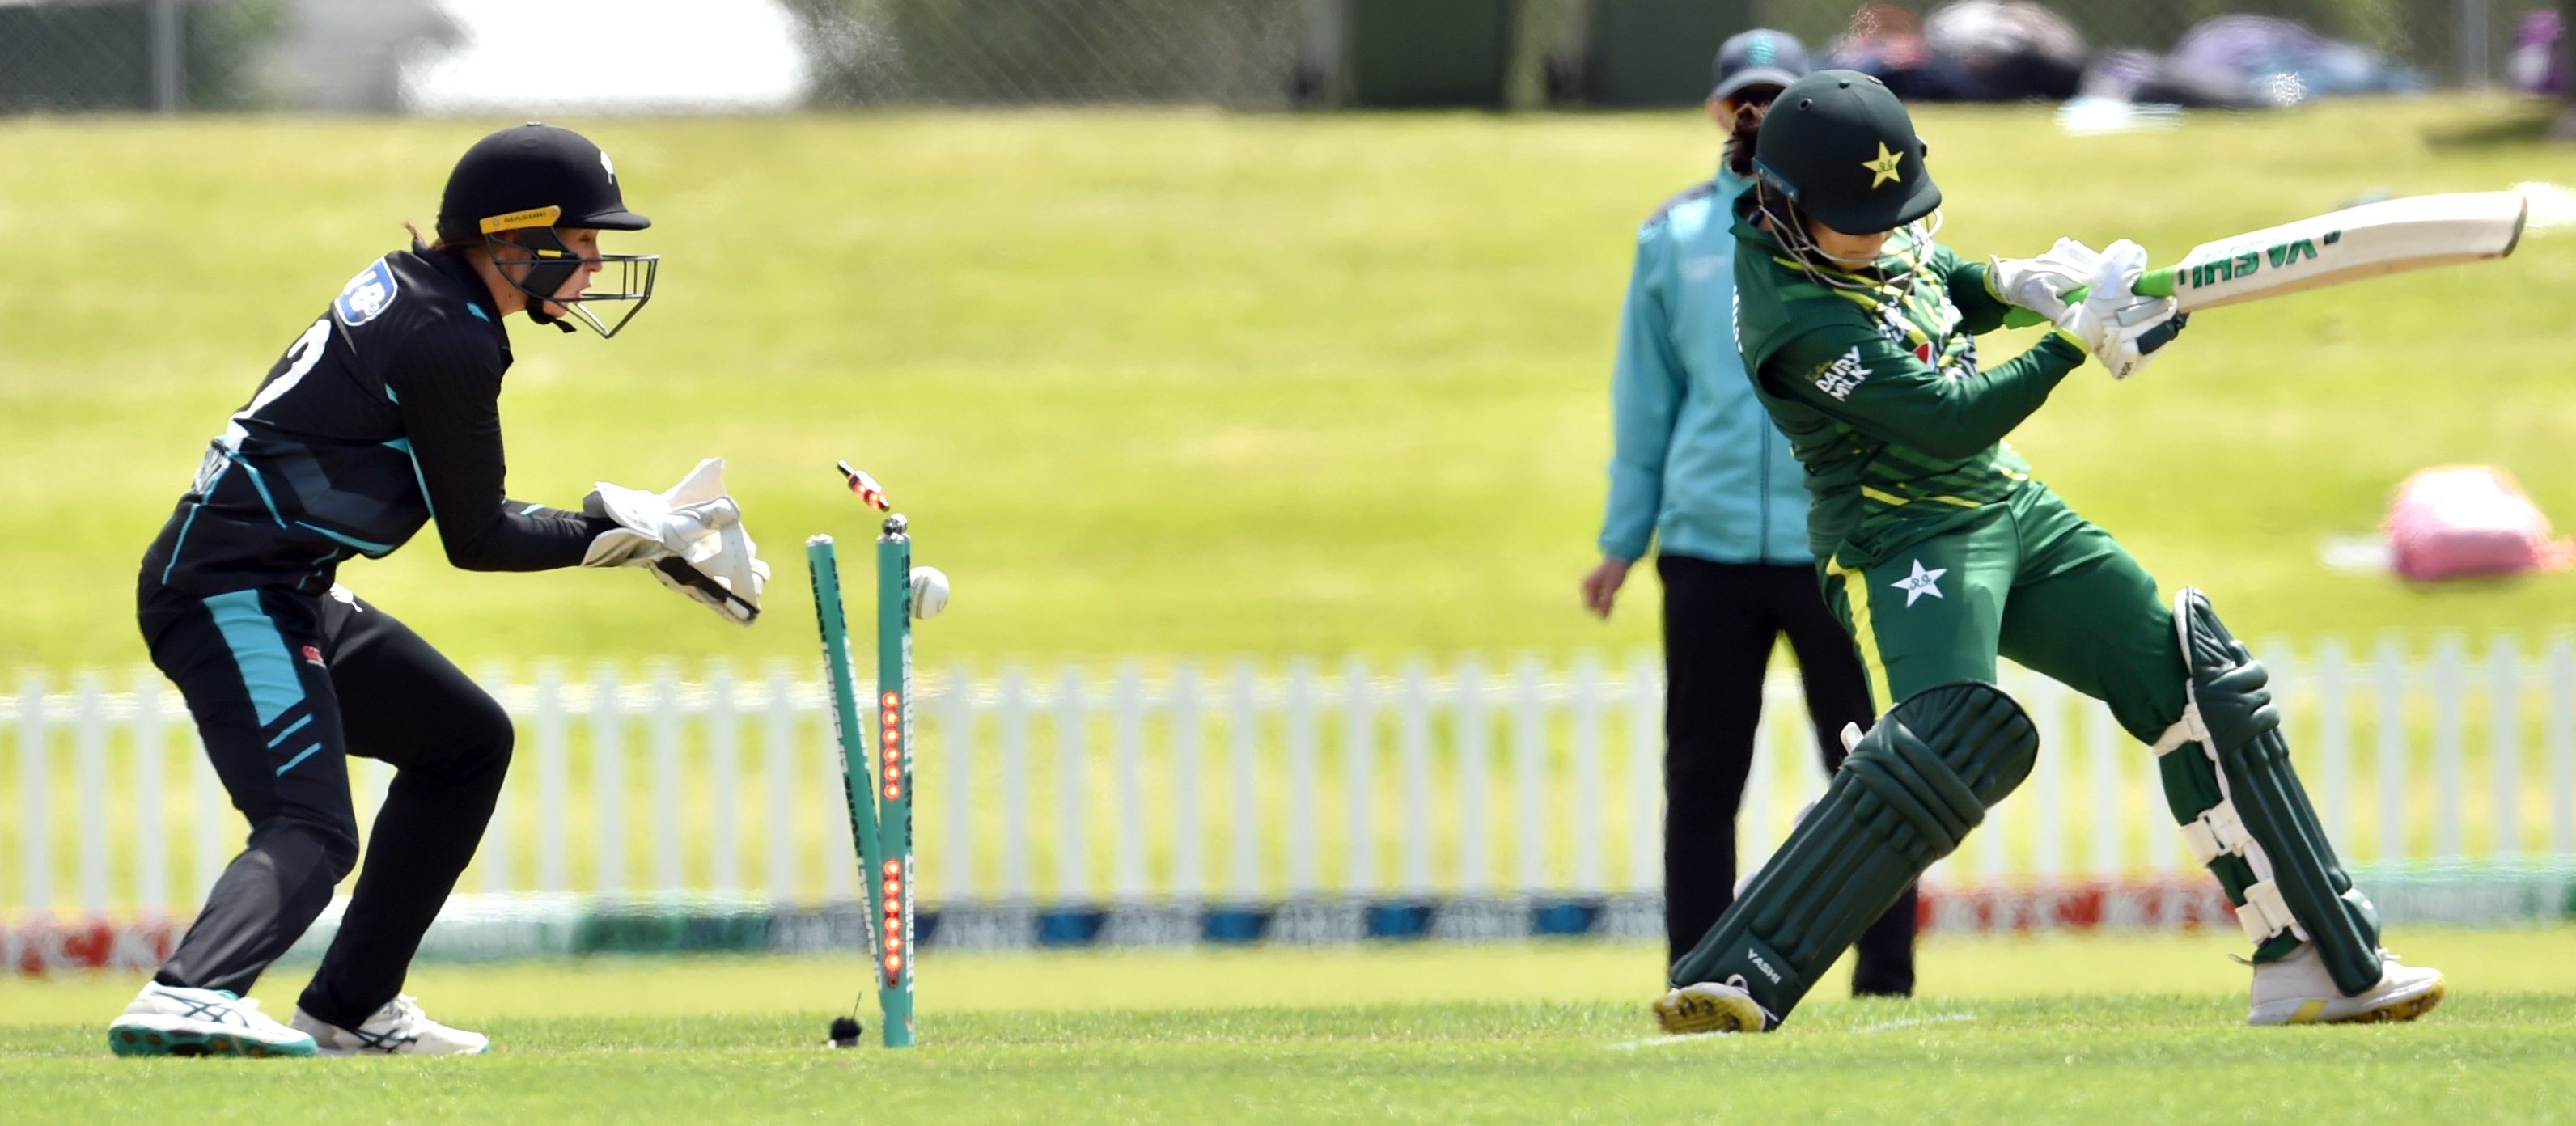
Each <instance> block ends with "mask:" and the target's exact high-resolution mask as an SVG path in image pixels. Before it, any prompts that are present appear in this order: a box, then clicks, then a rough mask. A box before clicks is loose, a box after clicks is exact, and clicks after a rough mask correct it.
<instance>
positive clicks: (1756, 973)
mask: <svg viewBox="0 0 2576 1126" xmlns="http://www.w3.org/2000/svg"><path fill="white" fill-rule="evenodd" d="M2038 754H2039V734H2038V732H2037V731H2036V730H2035V729H2034V728H2033V727H2032V726H2031V723H2030V717H2029V716H2027V715H2025V714H2023V712H2022V710H2021V706H2020V705H2019V704H2016V703H2014V702H2013V699H2012V697H2010V696H2006V695H2004V693H2003V692H2002V690H2000V689H1998V688H1996V687H1995V686H1993V685H1991V684H1983V683H1977V682H1973V681H1963V682H1960V683H1957V684H1945V685H1942V686H1940V687H1937V688H1928V689H1925V690H1923V691H1921V692H1918V693H1916V694H1914V695H1913V696H1910V697H1907V698H1906V700H1905V702H1903V703H1900V704H1898V705H1897V706H1895V707H1894V708H1891V709H1889V710H1888V712H1887V714H1886V715H1885V716H1882V717H1880V719H1879V721H1878V725H1877V726H1875V727H1873V728H1871V729H1870V731H1869V733H1868V734H1867V735H1864V736H1862V737H1861V739H1860V742H1859V744H1858V745H1857V746H1856V747H1855V748H1854V749H1853V750H1852V753H1851V757H1849V758H1847V759H1845V760H1843V767H1842V769H1841V770H1840V771H1837V772H1836V773H1835V774H1834V781H1833V785H1832V787H1831V788H1829V789H1828V790H1827V791H1826V793H1825V797H1824V799H1823V800H1821V801H1819V802H1817V803H1816V806H1815V808H1813V809H1811V810H1810V811H1808V813H1807V816H1805V817H1804V818H1802V819H1800V821H1799V822H1798V827H1797V828H1796V829H1795V830H1794V831H1792V832H1791V833H1790V834H1789V840H1788V843H1786V844H1784V845H1782V846H1781V847H1780V851H1779V852H1778V853H1777V854H1775V855H1774V856H1772V858H1771V860H1770V862H1769V863H1767V864H1765V865H1763V867H1762V871H1760V872H1758V873H1756V874H1755V875H1754V877H1753V881H1752V883H1751V884H1750V885H1748V886H1747V887H1746V888H1745V890H1744V894H1743V895H1742V896H1741V897H1739V898H1738V899H1737V900H1736V901H1735V905H1734V906H1732V907H1730V908H1728V909H1727V912H1726V914H1725V915H1723V916H1721V917H1720V918H1719V919H1718V921H1717V925H1716V926H1714V927H1711V928H1710V929H1709V932H1708V934H1707V935H1706V936H1705V937H1703V938H1702V939H1701V940H1700V943H1699V945H1698V946H1697V947H1695V948H1693V949H1692V950H1691V952H1690V953H1689V954H1686V955H1684V956H1683V957H1682V959H1681V961H1679V962H1677V963H1675V964H1674V966H1673V973H1672V982H1673V984H1674V985H1675V986H1682V985H1689V984H1693V983H1697V982H1703V981H1715V982H1724V983H1726V984H1730V985H1734V986H1736V987H1737V988H1740V989H1743V990H1745V991H1746V992H1748V993H1750V994H1752V996H1753V999H1754V1001H1755V1003H1757V1004H1759V1005H1761V1006H1762V1010H1763V1012H1764V1014H1765V1015H1766V1017H1767V1019H1768V1020H1769V1022H1770V1023H1771V1024H1773V1025H1777V1024H1778V1023H1779V1022H1780V1021H1781V1020H1782V1019H1784V1018H1786V1017H1787V1016H1788V1015H1789V1010H1790V1009H1792V1008H1794V1007H1796V1005H1797V1003H1798V1001H1799V999H1800V998H1802V997H1804V996H1805V995H1806V992H1807V990H1808V989H1809V988H1810V987H1811V986H1813V985H1814V983H1815V980H1816V977H1817V975H1819V974H1822V973H1823V972H1825V970H1826V968H1828V967H1830V966H1831V965H1833V962H1834V959H1836V958H1839V957H1841V956H1842V952H1843V951H1844V950H1845V949H1847V948H1849V947H1850V946H1851V944H1852V942H1853V941H1854V940H1855V939H1857V938H1859V937H1860V934H1861V932H1862V931H1863V930H1866V929H1867V928H1868V927H1869V924H1870V922H1871V921H1872V920H1875V919H1877V918H1878V917H1879V916H1880V915H1882V914H1885V913H1886V911H1887V909H1888V907H1889V906H1890V905H1891V904H1894V903H1895V902H1896V900H1897V898H1898V897H1899V896H1901V895H1903V894H1904V893H1905V889H1906V887H1907V886H1908V885H1910V884H1912V883H1913V882H1914V880H1915V878H1916V877H1918V876H1920V875H1922V874H1923V870H1924V869H1926V868H1929V867H1931V866H1932V862H1933V861H1935V860H1939V859H1940V858H1942V857H1944V856H1947V855H1949V854H1950V853H1951V852H1952V851H1953V850H1955V849H1957V848H1958V847H1959V842H1960V840H1962V839H1963V838H1965V837H1966V836H1967V834H1968V831H1969V830H1971V829H1974V828H1976V827H1977V825H1978V824H1979V823H1980V822H1982V821H1984V820H1985V813H1986V810H1987V809H1988V808H1989V807H1991V806H1993V805H1994V804H1995V803H1996V802H1999V801H2002V800H2003V798H2004V795H2006V794H2009V793H2011V792H2012V791H2013V789H2014V788H2015V787H2018V786H2020V785H2021V783H2022V780H2023V779H2025V778H2027V777H2029V776H2030V768H2031V765H2032V763H2033V762H2034V761H2036V759H2037V758H2038Z"/></svg>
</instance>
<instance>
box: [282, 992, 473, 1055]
mask: <svg viewBox="0 0 2576 1126" xmlns="http://www.w3.org/2000/svg"><path fill="white" fill-rule="evenodd" d="M294 1024H295V1027H297V1028H299V1029H302V1030H304V1031H306V1032H310V1033H312V1034H313V1040H314V1043H316V1044H318V1045H320V1047H321V1052H322V1054H323V1055H326V1056H479V1055H481V1054H483V1053H485V1052H488V1051H490V1050H492V1041H491V1038H489V1037H487V1036H485V1035H483V1034H482V1033H480V1032H467V1031H465V1030H464V1029H461V1028H449V1027H447V1026H446V1025H443V1024H440V1023H438V1022H437V1021H434V1020H431V1019H429V1014H427V1013H424V1012H421V1011H420V1006H419V1005H416V1004H413V1003H412V996H411V995H410V994H408V993H406V994H403V995H401V996H399V997H396V998H394V999H393V1000H391V1001H387V1002H385V1007H384V1008H381V1009H378V1010H376V1012H375V1015H374V1016H370V1017H368V1018H367V1019H366V1021H365V1022H364V1023H362V1024H360V1025H358V1027H356V1028H342V1027H340V1026H338V1025H335V1024H331V1023H328V1022H326V1021H324V1020H323V1019H322V1018H320V1017H317V1016H314V1015H313V1014H311V1013H308V1012H305V1011H304V1010H303V1009H301V1008H298V1009H296V1010H295V1021H294Z"/></svg>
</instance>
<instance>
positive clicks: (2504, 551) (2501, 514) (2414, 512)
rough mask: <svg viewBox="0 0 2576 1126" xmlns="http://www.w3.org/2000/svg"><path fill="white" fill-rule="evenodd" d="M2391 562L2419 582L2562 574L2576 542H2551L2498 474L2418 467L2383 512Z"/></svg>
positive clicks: (2535, 511) (2545, 527)
mask: <svg viewBox="0 0 2576 1126" xmlns="http://www.w3.org/2000/svg"><path fill="white" fill-rule="evenodd" d="M2383 527H2384V528H2385V530H2386V531H2387V533H2388V547H2389V565H2390V566H2391V567H2392V568H2394V569H2395V570H2396V571H2397V573H2398V574H2399V575H2402V576H2404V577H2406V578H2409V579H2414V580H2416V581H2419V582H2428V581H2433V580H2438V579H2465V578H2476V577H2484V576H2495V575H2521V574H2528V573H2530V572H2533V571H2558V570H2565V569H2566V568H2567V566H2568V565H2569V563H2570V562H2571V560H2576V544H2570V542H2569V541H2567V540H2563V539H2561V540H2553V539H2551V538H2549V518H2548V517H2546V516H2543V515H2541V514H2540V508H2539V506H2537V505H2534V504H2532V503H2531V498H2530V497H2527V496H2524V495H2523V492H2522V490H2521V488H2519V487H2517V486H2516V485H2515V484H2514V483H2513V478H2511V477H2507V476H2505V475H2504V471H2502V470H2499V469H2494V468H2490V467H2488V466H2484V465H2437V466H2434V467H2433V468H2430V469H2420V470H2417V471H2416V472H2415V474H2414V475H2413V476H2411V477H2408V478H2407V479H2406V482H2405V483H2404V484H2402V485H2399V486H2397V500H2396V503H2395V504H2394V505H2392V506H2391V507H2390V508H2389V511H2388V522H2387V523H2386V524H2385V525H2383Z"/></svg>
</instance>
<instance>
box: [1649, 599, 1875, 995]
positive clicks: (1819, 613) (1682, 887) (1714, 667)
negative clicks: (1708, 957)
mask: <svg viewBox="0 0 2576 1126" xmlns="http://www.w3.org/2000/svg"><path fill="white" fill-rule="evenodd" d="M1655 571H1656V573H1657V574H1659V575H1661V576H1662V577H1663V581H1664V676H1665V689H1664V932H1665V939H1666V942H1667V943H1668V944H1669V947H1670V950H1671V953H1672V959H1671V960H1673V961H1679V960H1680V959H1681V956H1682V955H1683V954H1685V953H1688V952H1689V951H1690V949H1691V947H1693V946H1697V945H1698V944H1699V940H1700V937H1701V936H1702V935H1705V934H1707V933H1708V929H1709V928H1710V927H1712V926H1714V925H1716V923H1717V917H1718V916H1719V915H1722V914H1725V913H1726V908H1727V905H1728V904H1730V903H1733V902H1735V816H1736V811H1737V809H1738V808H1739V807H1740V806H1741V805H1742V804H1743V801H1744V783H1745V778H1746V776H1747V775H1749V774H1750V773H1751V771H1752V768H1753V735H1754V730H1755V724H1756V723H1757V722H1758V721H1759V720H1760V719H1761V718H1762V678H1763V676H1764V674H1765V672H1766V671H1767V670H1768V668H1769V666H1770V664H1771V650H1772V647H1773V646H1774V645H1775V644H1776V643H1777V642H1778V639H1779V636H1780V635H1781V634H1784V633H1785V634H1787V635H1789V646H1790V648H1791V649H1792V650H1793V651H1795V652H1796V653H1797V655H1798V670H1799V673H1800V676H1801V678H1802V679H1803V680H1804V681H1805V682H1806V689H1807V712H1808V715H1809V716H1810V717H1811V718H1812V719H1813V720H1814V721H1815V726H1816V746H1817V749H1818V750H1820V751H1822V752H1823V754H1824V760H1825V769H1826V771H1827V772H1831V771H1833V770H1835V769H1836V768H1838V767H1840V766H1841V765H1842V761H1843V745H1842V740H1841V739H1840V737H1839V734H1838V733H1839V732H1840V731H1841V730H1842V727H1843V725H1844V724H1846V723H1857V724H1859V725H1860V726H1861V728H1862V729H1863V730H1866V729H1868V727H1869V725H1870V722H1871V720H1872V719H1873V718H1875V713H1874V712H1873V711H1872V709H1871V707H1870V699H1869V685H1868V681H1867V680H1866V678H1865V677H1864V676H1863V675H1862V673H1861V668H1860V657H1859V655H1858V653H1857V652H1855V650H1854V649H1853V646H1852V637H1851V634H1850V633H1849V632H1847V631H1845V630H1844V629H1843V627H1842V623H1840V622H1837V621H1835V620H1834V616H1833V612H1832V611H1831V610H1829V609H1827V608H1826V606H1825V599H1824V594H1823V592H1822V591H1821V590H1820V589H1819V588H1818V587H1817V585H1816V569H1815V568H1814V567H1812V566H1808V565H1804V564H1800V565H1796V566H1785V567H1784V566H1768V565H1762V564H1740V563H1711V562H1709V561H1707V560H1705V559H1693V558H1690V557H1688V556H1681V555H1660V556H1657V557H1656V558H1655ZM1914 914H1915V892H1914V889H1913V888H1912V887H1908V888H1906V889H1905V895H1904V897H1903V898H1901V899H1898V900H1897V901H1896V906H1894V907H1891V908H1889V909H1888V912H1887V914H1885V915H1883V916H1881V917H1880V918H1879V920H1878V921H1877V922H1875V923H1872V924H1870V927H1869V930H1868V931H1866V932H1864V933H1863V934H1862V935H1861V939H1860V942H1859V943H1858V949H1859V951H1860V957H1859V964H1858V966H1857V967H1856V968H1855V969H1854V970H1853V973H1852V992H1854V993H1861V994H1893V995H1898V996H1904V995H1907V994H1911V993H1912V992H1914Z"/></svg>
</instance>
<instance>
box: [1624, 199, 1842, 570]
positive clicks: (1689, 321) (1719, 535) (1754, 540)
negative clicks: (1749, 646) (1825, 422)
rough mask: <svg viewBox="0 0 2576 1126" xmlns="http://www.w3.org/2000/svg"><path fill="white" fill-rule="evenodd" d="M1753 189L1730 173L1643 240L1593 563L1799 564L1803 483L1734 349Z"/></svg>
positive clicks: (1627, 316) (1679, 204) (1665, 211)
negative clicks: (1738, 202)
mask: <svg viewBox="0 0 2576 1126" xmlns="http://www.w3.org/2000/svg"><path fill="white" fill-rule="evenodd" d="M1746 186H1747V181H1745V180H1742V179H1739V178H1737V177H1736V176H1734V175H1733V174H1732V173H1729V172H1727V171H1726V170H1724V169H1720V170H1719V171H1718V175H1717V179H1716V180H1714V181H1711V182H1709V183H1706V184H1702V185H1700V186H1698V187H1696V188H1692V189H1691V190H1689V191H1686V192H1683V193H1682V194H1680V195H1678V196H1675V197H1673V198H1672V200H1670V201H1669V202H1667V203H1665V204H1664V206H1663V207H1662V209H1660V210H1658V211H1656V212H1655V214H1654V216H1653V217H1652V218H1649V219H1647V220H1646V222H1645V225H1644V226H1641V227H1639V228H1638V229H1637V265H1636V270H1635V272H1634V273H1633V274H1632V275H1630V277H1629V279H1628V300H1627V304H1626V307H1625V308H1624V309H1623V310H1622V311H1621V313H1620V317H1619V359H1618V368H1617V371H1616V373H1615V374H1614V375H1613V377H1612V379H1611V384H1610V387H1611V390H1610V403H1611V412H1610V415H1611V430H1612V437H1613V442H1612V452H1611V455H1610V504H1609V513H1608V515H1607V516H1606V517H1605V518H1604V519H1603V520H1602V522H1601V553H1602V554H1604V555H1608V556H1613V557H1616V558H1619V559H1627V560H1632V561H1633V560H1636V559H1640V558H1643V557H1644V556H1645V554H1646V550H1647V548H1648V546H1649V545H1650V542H1651V541H1652V540H1654V539H1655V538H1657V537H1660V538H1661V540H1662V545H1661V547H1660V548H1659V549H1658V550H1660V551H1661V552H1662V553H1663V554H1666V555H1687V556H1690V557H1692V558H1694V559H1706V560H1709V561H1711V562H1716V563H1777V564H1805V563H1811V562H1813V559H1812V558H1811V557H1810V556H1809V555H1808V554H1807V503H1808V497H1807V487H1806V475H1805V471H1804V470H1802V469H1801V468H1799V465H1798V461H1797V459H1796V458H1795V457H1794V456H1792V455H1791V454H1790V452H1789V441H1788V439H1786V438H1784V437H1782V436H1781V434H1780V431H1779V430H1778V428H1776V427H1774V426H1773V425H1772V424H1771V415H1770V413H1769V412H1767V411H1765V410H1763V409H1762V404H1761V402H1760V401H1758V400H1756V399H1755V398H1754V397H1753V385H1752V382H1751V381H1750V380H1749V379H1748V378H1747V377H1746V376H1745V374H1744V357H1743V356H1742V355H1741V354H1740V353H1738V352H1737V351H1736V346H1735V316H1734V310H1735V236H1734V235H1733V234H1732V233H1731V232H1730V230H1729V228H1730V227H1731V226H1732V225H1733V223H1734V216H1733V214H1732V210H1733V204H1734V201H1735V199H1736V197H1738V196H1740V195H1742V194H1743V192H1744V189H1745V188H1746Z"/></svg>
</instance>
